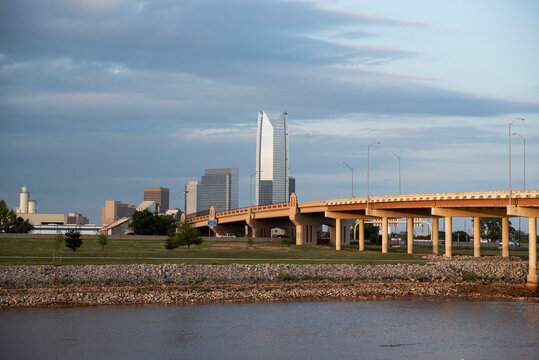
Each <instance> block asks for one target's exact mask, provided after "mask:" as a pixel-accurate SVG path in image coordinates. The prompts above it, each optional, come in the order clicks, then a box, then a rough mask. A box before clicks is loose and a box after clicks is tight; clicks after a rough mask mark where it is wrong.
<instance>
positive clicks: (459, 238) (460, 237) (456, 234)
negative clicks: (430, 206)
mask: <svg viewBox="0 0 539 360" xmlns="http://www.w3.org/2000/svg"><path fill="white" fill-rule="evenodd" d="M444 236H445V233H444ZM451 240H452V241H455V242H468V241H470V236H469V235H468V234H467V233H466V232H465V231H462V230H459V231H453V233H452V234H451Z"/></svg>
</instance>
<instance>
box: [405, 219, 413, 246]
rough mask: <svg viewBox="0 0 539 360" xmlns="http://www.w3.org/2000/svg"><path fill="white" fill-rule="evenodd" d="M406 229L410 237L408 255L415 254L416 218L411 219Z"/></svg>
mask: <svg viewBox="0 0 539 360" xmlns="http://www.w3.org/2000/svg"><path fill="white" fill-rule="evenodd" d="M407 220H408V224H407V227H406V234H407V235H408V242H407V245H408V254H413V253H414V218H411V217H409V218H408V219H407Z"/></svg>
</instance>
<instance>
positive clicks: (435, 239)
mask: <svg viewBox="0 0 539 360" xmlns="http://www.w3.org/2000/svg"><path fill="white" fill-rule="evenodd" d="M438 231H439V225H438V218H437V217H435V218H433V219H432V253H433V254H434V255H438V241H439V233H438Z"/></svg>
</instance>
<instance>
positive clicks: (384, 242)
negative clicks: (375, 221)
mask: <svg viewBox="0 0 539 360" xmlns="http://www.w3.org/2000/svg"><path fill="white" fill-rule="evenodd" d="M386 253H387V217H383V218H382V254H386Z"/></svg>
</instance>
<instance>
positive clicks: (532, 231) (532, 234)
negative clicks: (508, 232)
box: [528, 217, 538, 289]
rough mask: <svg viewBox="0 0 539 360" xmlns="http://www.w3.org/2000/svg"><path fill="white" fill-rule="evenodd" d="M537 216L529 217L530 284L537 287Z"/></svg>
mask: <svg viewBox="0 0 539 360" xmlns="http://www.w3.org/2000/svg"><path fill="white" fill-rule="evenodd" d="M536 222H537V218H536V217H529V218H528V234H529V235H528V236H529V237H528V259H529V265H528V268H529V270H528V286H529V287H532V288H535V289H537V285H538V281H537V224H536Z"/></svg>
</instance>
